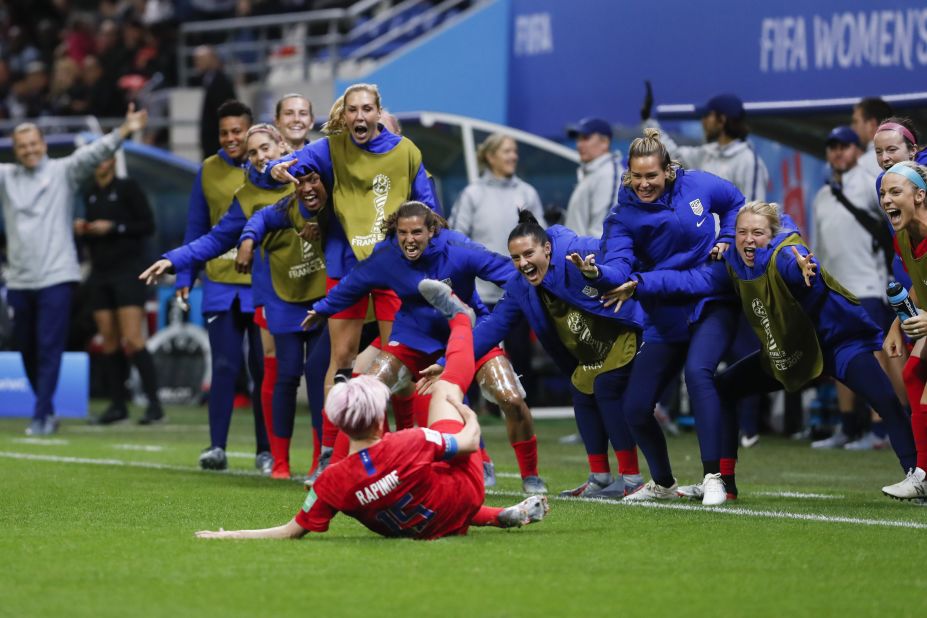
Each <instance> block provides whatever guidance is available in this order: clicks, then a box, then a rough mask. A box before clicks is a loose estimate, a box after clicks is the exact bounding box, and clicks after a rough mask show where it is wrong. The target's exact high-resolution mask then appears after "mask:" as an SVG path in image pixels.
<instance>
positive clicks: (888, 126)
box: [876, 122, 917, 144]
mask: <svg viewBox="0 0 927 618" xmlns="http://www.w3.org/2000/svg"><path fill="white" fill-rule="evenodd" d="M882 131H898V132H899V133H901V134H902V135H903V136H904V138H905V139H906V140H908V141H909V142H911V143H912V144H916V143H917V140H916V139H914V134H913V133H911V132H910V131H909V130H908V129H907V128H905V126H904V125H901V124H898V123H897V122H886V123H885V124H880V125H879V128H878V129H876V133H881V132H882Z"/></svg>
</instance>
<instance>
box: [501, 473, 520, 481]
mask: <svg viewBox="0 0 927 618" xmlns="http://www.w3.org/2000/svg"><path fill="white" fill-rule="evenodd" d="M496 476H497V477H498V478H500V479H519V480H521V475H520V474H518V473H517V472H499V471H496Z"/></svg>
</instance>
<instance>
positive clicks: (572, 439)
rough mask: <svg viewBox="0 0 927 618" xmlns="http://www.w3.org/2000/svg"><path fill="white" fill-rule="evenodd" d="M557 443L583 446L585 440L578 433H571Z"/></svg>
mask: <svg viewBox="0 0 927 618" xmlns="http://www.w3.org/2000/svg"><path fill="white" fill-rule="evenodd" d="M557 442H559V443H560V444H582V443H583V439H582V437H580V435H579V434H578V433H571V434H569V435H566V436H561V437H560V438H559V439H558V440H557Z"/></svg>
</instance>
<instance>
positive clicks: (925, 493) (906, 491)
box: [882, 468, 927, 500]
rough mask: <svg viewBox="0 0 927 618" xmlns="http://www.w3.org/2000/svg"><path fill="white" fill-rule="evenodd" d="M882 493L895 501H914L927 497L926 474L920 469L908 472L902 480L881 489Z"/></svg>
mask: <svg viewBox="0 0 927 618" xmlns="http://www.w3.org/2000/svg"><path fill="white" fill-rule="evenodd" d="M882 493H883V494H885V495H886V496H888V497H889V498H895V499H897V500H915V499H917V498H925V497H927V472H924V471H923V470H922V469H920V468H912V469H910V470H908V474H907V475H905V477H904V480H903V481H901V482H900V483H895V484H894V485H887V486H886V487H883V488H882Z"/></svg>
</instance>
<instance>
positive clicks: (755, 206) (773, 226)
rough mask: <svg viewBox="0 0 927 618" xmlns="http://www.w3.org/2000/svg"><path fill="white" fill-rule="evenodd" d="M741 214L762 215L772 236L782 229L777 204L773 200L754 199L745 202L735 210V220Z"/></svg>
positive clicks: (738, 218)
mask: <svg viewBox="0 0 927 618" xmlns="http://www.w3.org/2000/svg"><path fill="white" fill-rule="evenodd" d="M743 215H758V216H760V217H764V218H765V219H766V221H767V222H768V223H769V230H770V232H771V233H772V235H773V236H775V235H776V234H778V233H779V231H780V230H781V229H782V215H781V214H780V213H779V204H777V203H775V202H762V201H760V200H754V201H752V202H747V203H746V204H744V205H743V206H742V207H741V209H740V210H739V211H738V212H737V221H740V217H741V216H743Z"/></svg>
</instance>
